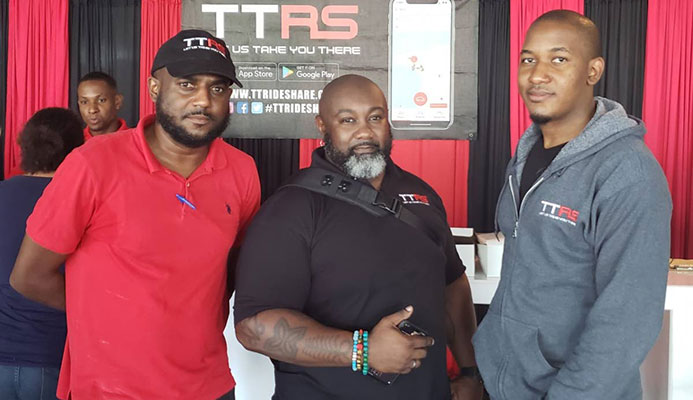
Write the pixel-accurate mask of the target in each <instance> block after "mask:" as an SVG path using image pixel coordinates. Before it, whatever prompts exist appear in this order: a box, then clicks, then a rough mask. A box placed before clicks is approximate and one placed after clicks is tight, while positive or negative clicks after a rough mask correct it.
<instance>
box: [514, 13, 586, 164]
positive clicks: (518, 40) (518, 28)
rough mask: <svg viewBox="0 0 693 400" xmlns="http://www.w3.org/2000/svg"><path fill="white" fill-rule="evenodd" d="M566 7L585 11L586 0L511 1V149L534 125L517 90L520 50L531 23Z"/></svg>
mask: <svg viewBox="0 0 693 400" xmlns="http://www.w3.org/2000/svg"><path fill="white" fill-rule="evenodd" d="M556 9H565V10H573V11H576V12H579V13H580V14H584V13H585V3H584V0H513V1H511V2H510V151H511V154H515V147H517V142H518V141H519V140H520V136H521V135H522V134H523V133H524V131H525V130H526V129H527V128H528V127H529V126H530V125H531V124H532V121H531V120H530V119H529V114H528V113H527V108H526V107H525V105H524V103H523V102H522V97H520V94H519V92H518V90H517V68H518V65H519V62H520V51H521V50H522V43H523V42H524V39H525V33H527V30H528V29H529V26H530V25H531V24H532V22H534V20H535V19H537V18H538V17H539V16H540V15H542V14H544V13H545V12H548V11H551V10H556Z"/></svg>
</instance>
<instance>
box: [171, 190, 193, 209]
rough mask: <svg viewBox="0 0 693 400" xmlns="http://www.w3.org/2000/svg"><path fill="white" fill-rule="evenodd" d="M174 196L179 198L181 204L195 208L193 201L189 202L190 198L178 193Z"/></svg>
mask: <svg viewBox="0 0 693 400" xmlns="http://www.w3.org/2000/svg"><path fill="white" fill-rule="evenodd" d="M176 198H177V199H178V200H180V202H181V203H183V204H185V205H187V206H188V207H190V208H192V209H193V210H195V205H194V204H193V203H191V202H190V200H188V199H186V198H185V197H183V196H181V195H179V194H178V193H176Z"/></svg>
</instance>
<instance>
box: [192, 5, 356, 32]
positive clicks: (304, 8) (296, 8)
mask: <svg viewBox="0 0 693 400" xmlns="http://www.w3.org/2000/svg"><path fill="white" fill-rule="evenodd" d="M202 12H203V13H215V14H216V24H217V34H216V36H217V37H224V31H225V28H224V14H225V13H232V14H236V13H238V12H239V7H238V4H202ZM240 12H241V13H249V14H255V38H256V39H264V38H265V14H276V13H278V12H280V9H279V5H277V4H241V7H240ZM358 13H359V6H358V5H331V6H325V7H323V8H322V10H321V11H320V20H321V21H322V23H323V24H325V26H329V27H333V28H335V27H341V28H348V30H345V31H344V30H341V31H325V30H320V28H319V27H318V9H317V8H316V7H315V6H312V5H308V4H282V6H281V35H282V39H289V38H290V37H291V34H290V33H289V29H290V28H291V27H293V26H302V27H307V28H308V29H309V31H310V38H311V39H328V40H329V39H332V40H349V39H353V38H355V37H356V35H357V34H358V33H359V24H358V23H357V22H356V20H354V19H351V18H333V17H332V15H335V14H358ZM299 15H300V16H299Z"/></svg>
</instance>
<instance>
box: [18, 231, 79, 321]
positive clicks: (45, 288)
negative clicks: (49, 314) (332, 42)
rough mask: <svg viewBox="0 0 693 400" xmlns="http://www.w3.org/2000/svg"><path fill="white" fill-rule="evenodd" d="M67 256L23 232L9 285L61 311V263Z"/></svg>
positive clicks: (63, 277)
mask: <svg viewBox="0 0 693 400" xmlns="http://www.w3.org/2000/svg"><path fill="white" fill-rule="evenodd" d="M66 258H67V255H66V254H58V253H55V252H52V251H50V250H48V249H46V248H44V247H42V246H40V245H39V244H37V243H36V242H34V241H33V240H32V239H31V238H30V237H29V235H25V236H24V240H23V241H22V247H21V248H20V250H19V254H18V255H17V261H16V262H15V264H14V269H13V270H12V274H11V275H10V285H11V286H12V287H13V288H14V289H15V290H16V291H18V292H19V293H21V294H22V295H23V296H25V297H26V298H28V299H31V300H34V301H37V302H39V303H42V304H45V305H47V306H49V307H53V308H57V309H59V310H64V309H65V275H63V273H61V272H60V265H62V264H63V263H64V262H65V259H66Z"/></svg>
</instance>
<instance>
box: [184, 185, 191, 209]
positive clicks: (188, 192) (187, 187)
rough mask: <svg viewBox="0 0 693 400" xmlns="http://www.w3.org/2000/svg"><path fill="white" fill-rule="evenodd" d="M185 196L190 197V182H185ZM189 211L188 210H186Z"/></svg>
mask: <svg viewBox="0 0 693 400" xmlns="http://www.w3.org/2000/svg"><path fill="white" fill-rule="evenodd" d="M185 198H186V199H188V200H191V199H190V182H185ZM186 211H189V210H186Z"/></svg>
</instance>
